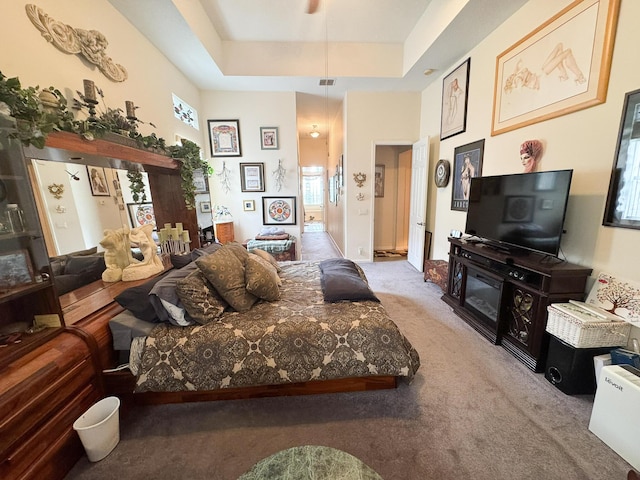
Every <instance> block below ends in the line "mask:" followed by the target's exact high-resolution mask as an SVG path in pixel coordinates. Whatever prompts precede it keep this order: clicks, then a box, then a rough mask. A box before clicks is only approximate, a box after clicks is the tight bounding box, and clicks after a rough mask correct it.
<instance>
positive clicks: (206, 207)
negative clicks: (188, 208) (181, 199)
mask: <svg viewBox="0 0 640 480" xmlns="http://www.w3.org/2000/svg"><path fill="white" fill-rule="evenodd" d="M200 211H201V212H202V213H211V202H200Z"/></svg>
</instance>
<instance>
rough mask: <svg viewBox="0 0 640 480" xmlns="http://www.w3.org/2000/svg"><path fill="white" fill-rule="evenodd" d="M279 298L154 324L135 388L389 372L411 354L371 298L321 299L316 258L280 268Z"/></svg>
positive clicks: (408, 363)
mask: <svg viewBox="0 0 640 480" xmlns="http://www.w3.org/2000/svg"><path fill="white" fill-rule="evenodd" d="M280 275H281V278H282V281H283V285H282V287H281V289H282V290H281V291H282V298H281V299H280V300H279V301H276V302H260V303H258V304H256V305H255V306H254V307H253V308H252V309H251V310H249V311H248V312H245V313H238V312H226V313H224V314H223V316H222V317H221V320H220V321H218V322H211V323H209V324H207V325H204V326H191V327H176V326H172V325H168V324H161V325H159V326H157V327H156V328H154V330H153V331H152V332H151V334H150V335H149V336H148V337H147V338H146V340H145V345H144V348H143V351H142V358H141V363H140V365H139V366H138V376H137V384H136V389H135V391H136V392H146V391H156V392H160V391H187V390H200V391H202V390H216V389H220V388H229V387H248V386H256V385H273V384H282V383H295V382H304V381H309V380H324V379H338V378H348V377H363V376H373V375H393V376H400V377H405V378H406V379H407V380H409V381H410V380H411V379H412V378H413V375H414V374H415V372H416V371H417V369H418V367H419V365H420V359H419V357H418V353H417V352H416V350H415V349H414V348H413V347H412V345H411V344H410V343H409V341H408V340H407V339H406V338H405V337H404V335H402V333H400V331H399V330H398V327H397V326H396V325H395V324H394V323H393V321H391V319H390V318H389V316H388V315H387V313H386V311H385V309H384V307H383V306H382V305H381V304H380V303H378V302H374V301H362V302H339V303H325V302H324V299H323V296H322V290H321V287H320V271H319V268H318V263H306V262H293V263H290V264H284V265H282V272H281V274H280Z"/></svg>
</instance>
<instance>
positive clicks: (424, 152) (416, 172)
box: [407, 138, 429, 272]
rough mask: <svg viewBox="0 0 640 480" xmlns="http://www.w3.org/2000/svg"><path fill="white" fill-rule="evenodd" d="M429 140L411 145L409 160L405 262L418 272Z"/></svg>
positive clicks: (425, 205)
mask: <svg viewBox="0 0 640 480" xmlns="http://www.w3.org/2000/svg"><path fill="white" fill-rule="evenodd" d="M428 177H429V139H428V138H425V139H423V140H420V141H419V142H416V143H414V144H413V155H412V159H411V204H410V208H409V249H408V252H407V260H408V261H409V263H410V264H411V265H413V266H414V267H415V268H416V269H417V270H418V271H419V272H422V271H423V269H424V232H425V227H426V224H425V222H426V220H427V179H428Z"/></svg>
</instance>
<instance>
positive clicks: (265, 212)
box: [262, 197, 296, 225]
mask: <svg viewBox="0 0 640 480" xmlns="http://www.w3.org/2000/svg"><path fill="white" fill-rule="evenodd" d="M262 224H263V225H295V224H296V197H262Z"/></svg>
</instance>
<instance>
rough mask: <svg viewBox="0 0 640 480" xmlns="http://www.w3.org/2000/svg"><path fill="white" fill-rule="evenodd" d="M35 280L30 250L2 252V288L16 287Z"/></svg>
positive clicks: (0, 284)
mask: <svg viewBox="0 0 640 480" xmlns="http://www.w3.org/2000/svg"><path fill="white" fill-rule="evenodd" d="M33 281H34V278H33V265H31V258H30V257H29V251H28V250H13V251H8V252H3V253H2V254H0V288H2V289H6V288H14V287H18V286H20V285H27V284H30V283H33Z"/></svg>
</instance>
